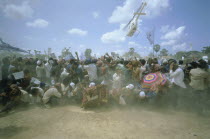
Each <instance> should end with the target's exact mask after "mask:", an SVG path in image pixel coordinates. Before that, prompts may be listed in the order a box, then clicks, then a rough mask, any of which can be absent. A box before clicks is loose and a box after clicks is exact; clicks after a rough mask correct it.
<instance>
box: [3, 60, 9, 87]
mask: <svg viewBox="0 0 210 139" xmlns="http://www.w3.org/2000/svg"><path fill="white" fill-rule="evenodd" d="M2 63H3V65H2V67H1V69H2V81H1V87H2V88H4V87H5V86H6V84H7V81H8V76H9V67H10V60H9V57H5V58H3V59H2Z"/></svg>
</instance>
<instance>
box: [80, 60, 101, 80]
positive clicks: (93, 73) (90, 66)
mask: <svg viewBox="0 0 210 139" xmlns="http://www.w3.org/2000/svg"><path fill="white" fill-rule="evenodd" d="M85 64H86V65H84V66H83V67H84V69H85V70H87V72H88V76H89V80H90V81H91V82H96V81H97V80H98V76H97V67H96V65H95V64H94V63H93V62H91V61H86V62H85Z"/></svg>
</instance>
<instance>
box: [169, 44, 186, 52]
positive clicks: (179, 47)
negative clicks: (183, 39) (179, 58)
mask: <svg viewBox="0 0 210 139" xmlns="http://www.w3.org/2000/svg"><path fill="white" fill-rule="evenodd" d="M172 49H173V51H187V50H189V49H190V48H188V47H187V44H186V43H181V44H176V45H174V46H173V48H172Z"/></svg>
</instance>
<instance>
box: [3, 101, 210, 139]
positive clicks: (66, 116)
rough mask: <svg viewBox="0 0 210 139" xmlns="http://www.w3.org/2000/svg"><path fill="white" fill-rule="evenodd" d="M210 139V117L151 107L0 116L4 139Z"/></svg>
mask: <svg viewBox="0 0 210 139" xmlns="http://www.w3.org/2000/svg"><path fill="white" fill-rule="evenodd" d="M4 138H9V139H83V138H84V139H209V138H210V117H209V116H205V117H203V116H198V115H196V114H195V113H191V112H181V111H174V110H168V109H167V110H166V109H155V108H148V107H146V108H145V107H142V106H141V107H126V108H121V107H112V108H95V109H91V110H84V109H82V108H80V107H79V106H72V105H69V106H62V107H55V108H51V109H45V108H40V107H32V108H29V109H27V110H20V111H19V110H18V111H17V110H16V111H15V112H13V113H9V114H7V115H2V116H1V117H0V139H4Z"/></svg>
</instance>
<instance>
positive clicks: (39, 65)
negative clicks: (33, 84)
mask: <svg viewBox="0 0 210 139" xmlns="http://www.w3.org/2000/svg"><path fill="white" fill-rule="evenodd" d="M36 75H37V78H38V79H39V80H40V81H41V82H43V81H44V80H45V75H46V73H45V68H44V66H43V64H42V61H41V60H38V61H37V66H36Z"/></svg>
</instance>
